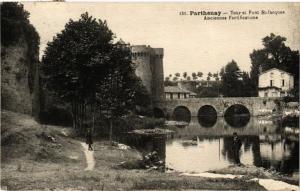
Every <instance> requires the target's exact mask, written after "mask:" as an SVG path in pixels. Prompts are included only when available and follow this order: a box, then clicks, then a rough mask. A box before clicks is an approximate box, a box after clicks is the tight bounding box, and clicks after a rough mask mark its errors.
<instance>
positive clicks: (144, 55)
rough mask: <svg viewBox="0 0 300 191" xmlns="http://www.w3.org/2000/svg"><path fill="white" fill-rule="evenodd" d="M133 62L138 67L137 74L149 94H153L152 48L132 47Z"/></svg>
mask: <svg viewBox="0 0 300 191" xmlns="http://www.w3.org/2000/svg"><path fill="white" fill-rule="evenodd" d="M131 52H132V61H133V63H134V64H135V65H136V70H135V73H136V75H137V76H138V77H140V78H141V80H142V82H143V85H144V86H145V87H146V89H147V90H148V92H149V93H151V92H152V68H151V57H150V55H151V48H149V47H147V46H145V45H139V46H132V48H131Z"/></svg>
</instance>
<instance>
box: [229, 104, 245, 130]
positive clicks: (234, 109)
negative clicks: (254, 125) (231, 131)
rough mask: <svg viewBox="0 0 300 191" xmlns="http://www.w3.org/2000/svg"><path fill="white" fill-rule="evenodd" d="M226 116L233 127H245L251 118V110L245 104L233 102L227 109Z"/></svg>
mask: <svg viewBox="0 0 300 191" xmlns="http://www.w3.org/2000/svg"><path fill="white" fill-rule="evenodd" d="M224 118H225V121H226V122H227V123H228V124H229V125H230V126H231V127H244V126H246V125H247V124H248V122H249V120H250V111H249V109H248V108H247V107H246V106H245V105H243V104H232V105H231V106H230V107H228V108H227V109H226V110H225V113H224Z"/></svg>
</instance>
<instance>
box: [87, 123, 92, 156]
mask: <svg viewBox="0 0 300 191" xmlns="http://www.w3.org/2000/svg"><path fill="white" fill-rule="evenodd" d="M86 144H88V145H89V148H88V150H89V151H92V150H93V147H92V144H93V135H92V131H91V129H90V128H88V129H87V133H86Z"/></svg>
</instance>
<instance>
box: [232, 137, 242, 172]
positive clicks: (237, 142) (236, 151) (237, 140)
mask: <svg viewBox="0 0 300 191" xmlns="http://www.w3.org/2000/svg"><path fill="white" fill-rule="evenodd" d="M241 146H242V142H241V139H240V138H239V137H238V135H237V133H236V132H234V133H233V154H234V161H235V163H236V164H237V165H239V166H240V165H241V161H240V149H241Z"/></svg>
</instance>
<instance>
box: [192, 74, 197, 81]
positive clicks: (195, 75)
mask: <svg viewBox="0 0 300 191" xmlns="http://www.w3.org/2000/svg"><path fill="white" fill-rule="evenodd" d="M192 77H193V80H197V78H198V76H197V74H196V73H195V72H193V73H192Z"/></svg>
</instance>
